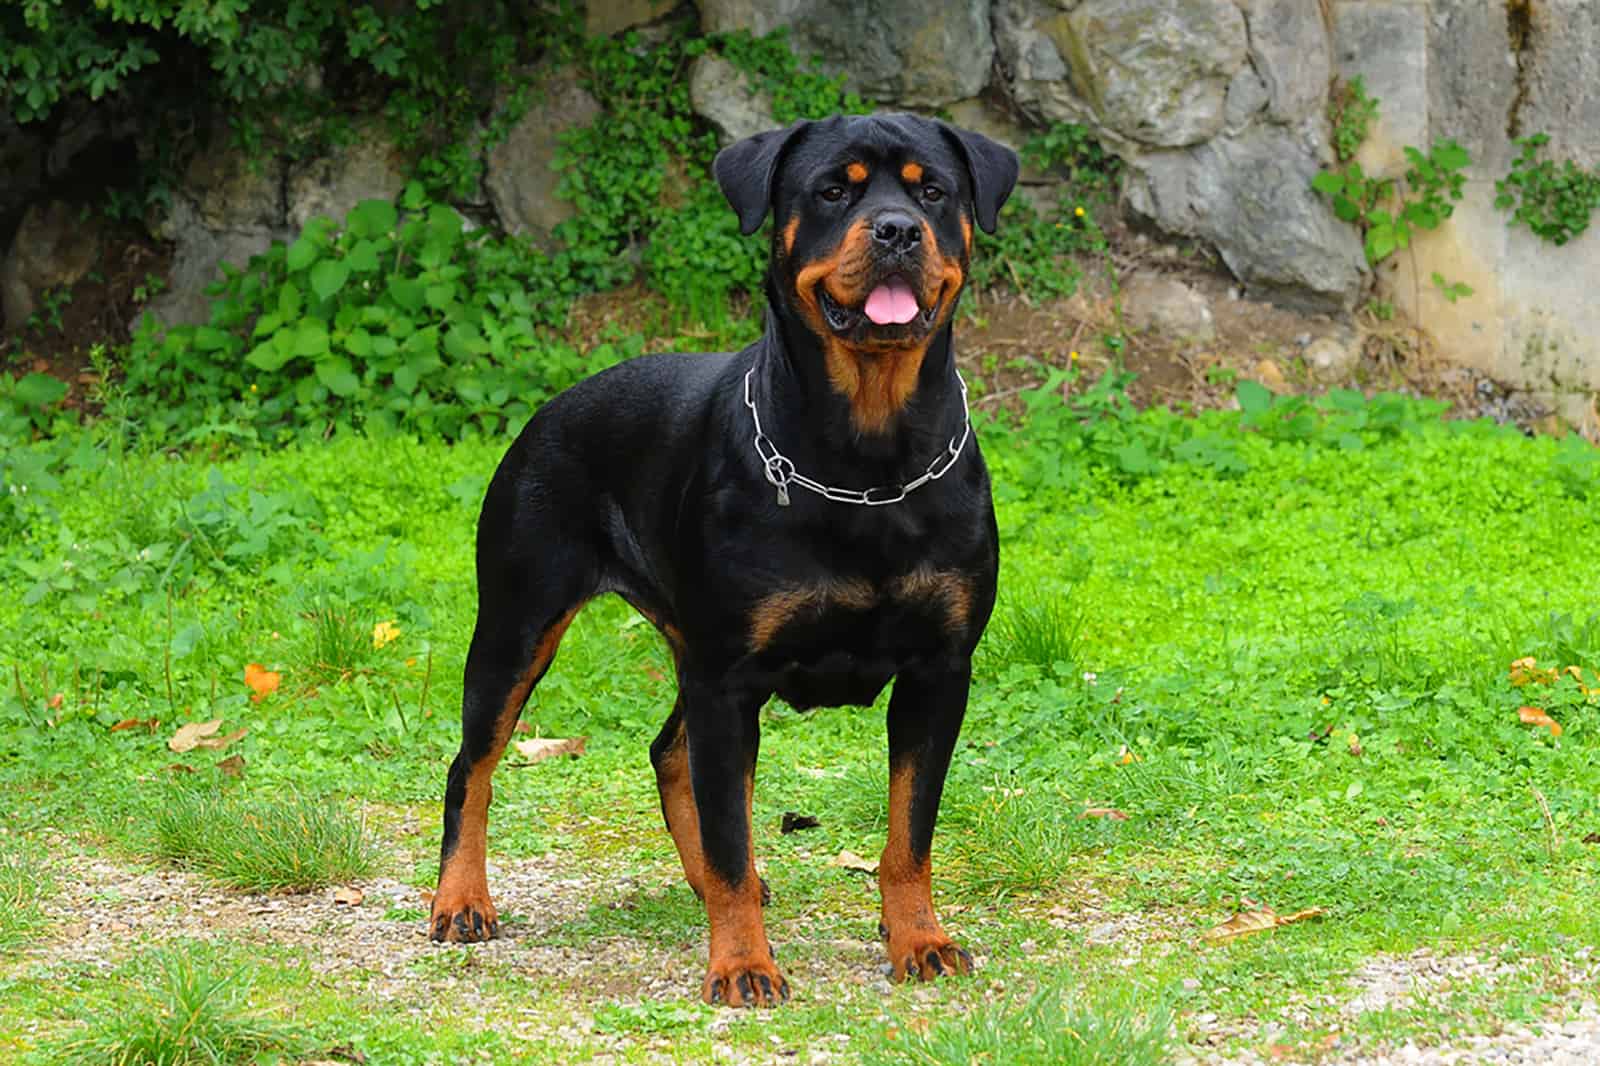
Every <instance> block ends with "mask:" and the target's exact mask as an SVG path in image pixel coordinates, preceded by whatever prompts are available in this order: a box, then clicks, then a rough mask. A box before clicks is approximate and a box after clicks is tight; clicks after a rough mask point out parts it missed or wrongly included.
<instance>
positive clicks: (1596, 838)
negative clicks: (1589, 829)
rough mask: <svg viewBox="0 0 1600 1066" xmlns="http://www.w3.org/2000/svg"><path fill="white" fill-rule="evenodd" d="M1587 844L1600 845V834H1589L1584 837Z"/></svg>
mask: <svg viewBox="0 0 1600 1066" xmlns="http://www.w3.org/2000/svg"><path fill="white" fill-rule="evenodd" d="M1583 842H1584V843H1585V844H1600V833H1588V834H1586V835H1585V836H1584V838H1583Z"/></svg>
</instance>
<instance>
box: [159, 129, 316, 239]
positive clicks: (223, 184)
mask: <svg viewBox="0 0 1600 1066" xmlns="http://www.w3.org/2000/svg"><path fill="white" fill-rule="evenodd" d="M174 199H175V200H177V199H185V200H188V201H189V202H190V203H191V204H192V205H193V207H194V213H193V215H194V221H195V222H198V224H199V225H201V226H203V227H205V228H207V229H212V230H259V231H269V230H280V229H282V228H283V227H284V225H285V222H284V218H285V205H284V200H283V170H282V168H281V167H280V166H279V165H278V163H277V161H276V160H251V159H250V158H249V157H247V156H246V155H245V154H244V152H242V151H240V150H239V149H238V148H235V147H234V146H232V145H231V144H214V145H212V146H210V147H208V148H207V149H204V150H202V151H200V152H198V153H197V154H196V155H195V156H194V158H193V159H191V160H190V161H189V165H188V167H187V168H185V170H184V174H183V181H182V182H181V183H180V185H179V188H178V189H177V190H176V195H175V197H174ZM176 217H177V216H176V214H174V215H172V216H169V217H168V218H167V219H166V220H164V221H163V222H161V223H160V224H159V225H158V228H157V235H158V236H161V237H164V238H166V239H167V240H175V241H178V242H179V243H180V244H181V243H182V242H183V240H184V238H185V236H186V235H187V232H188V230H189V229H190V228H191V226H190V225H181V226H180V225H176V224H175V222H176Z"/></svg>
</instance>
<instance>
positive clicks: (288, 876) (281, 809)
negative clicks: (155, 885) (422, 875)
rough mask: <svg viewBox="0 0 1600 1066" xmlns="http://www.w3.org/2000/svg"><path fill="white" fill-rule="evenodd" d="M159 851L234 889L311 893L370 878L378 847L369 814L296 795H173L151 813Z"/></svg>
mask: <svg viewBox="0 0 1600 1066" xmlns="http://www.w3.org/2000/svg"><path fill="white" fill-rule="evenodd" d="M151 824H152V828H153V830H154V833H155V847H156V853H157V854H158V855H159V856H160V857H161V858H163V859H166V860H169V861H171V862H175V863H178V864H180V865H182V866H186V867H189V868H192V869H195V870H199V871H201V872H202V873H205V874H207V875H209V876H211V877H214V878H216V879H217V880H218V881H221V882H222V883H223V884H225V885H228V886H230V887H233V888H238V889H244V890H246V891H253V892H270V891H273V890H288V891H304V890H307V889H312V888H321V887H324V886H327V885H331V884H337V883H339V882H342V881H349V880H352V879H355V878H360V877H364V876H366V875H368V874H370V873H372V872H373V870H374V868H375V867H376V865H377V845H376V843H375V841H374V840H373V839H372V837H371V835H370V834H369V833H368V831H367V828H366V825H365V823H364V822H363V820H362V819H361V817H360V816H359V815H357V814H354V813H352V812H351V811H350V810H349V809H348V808H347V807H346V806H345V805H343V804H341V803H338V802H336V801H331V800H323V799H312V798H310V797H307V796H301V795H298V794H291V795H289V796H287V797H276V796H265V795H263V796H244V797H241V796H236V795H232V794H229V793H226V792H220V791H187V790H185V791H173V792H171V793H170V794H169V795H167V796H165V797H163V798H162V799H161V800H160V801H159V803H158V804H157V805H156V807H155V809H154V810H153V811H152V813H151Z"/></svg>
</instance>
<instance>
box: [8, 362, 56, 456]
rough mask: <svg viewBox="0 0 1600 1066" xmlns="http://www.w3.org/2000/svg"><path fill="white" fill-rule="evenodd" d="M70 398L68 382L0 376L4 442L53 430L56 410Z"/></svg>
mask: <svg viewBox="0 0 1600 1066" xmlns="http://www.w3.org/2000/svg"><path fill="white" fill-rule="evenodd" d="M66 395H67V383H66V382H64V381H62V380H61V379H60V378H57V377H52V376H50V375H49V374H41V373H38V372H30V373H27V374H24V375H23V376H22V377H20V378H13V377H12V376H11V375H10V374H0V441H5V440H17V439H19V438H22V437H24V436H27V435H29V434H31V433H34V432H40V433H43V432H45V431H46V430H48V429H49V428H50V425H51V422H52V419H53V417H54V416H53V411H54V410H55V408H56V407H57V405H58V404H60V403H61V401H62V400H64V399H65V398H66Z"/></svg>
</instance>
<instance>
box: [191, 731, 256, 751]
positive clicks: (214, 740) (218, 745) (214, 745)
mask: <svg viewBox="0 0 1600 1066" xmlns="http://www.w3.org/2000/svg"><path fill="white" fill-rule="evenodd" d="M248 732H250V730H248V729H235V730H234V731H233V732H231V733H229V734H228V735H226V736H221V737H202V738H201V739H199V740H197V741H195V742H194V746H195V747H197V748H208V749H210V750H211V751H221V750H222V749H223V748H226V747H227V746H228V745H229V744H232V743H233V742H234V741H236V740H242V739H243V738H244V735H245V734H246V733H248Z"/></svg>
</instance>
